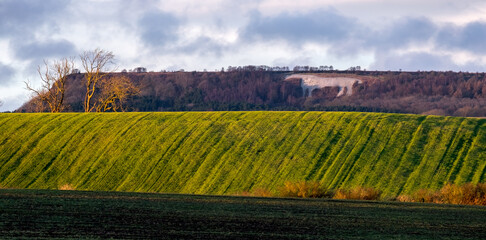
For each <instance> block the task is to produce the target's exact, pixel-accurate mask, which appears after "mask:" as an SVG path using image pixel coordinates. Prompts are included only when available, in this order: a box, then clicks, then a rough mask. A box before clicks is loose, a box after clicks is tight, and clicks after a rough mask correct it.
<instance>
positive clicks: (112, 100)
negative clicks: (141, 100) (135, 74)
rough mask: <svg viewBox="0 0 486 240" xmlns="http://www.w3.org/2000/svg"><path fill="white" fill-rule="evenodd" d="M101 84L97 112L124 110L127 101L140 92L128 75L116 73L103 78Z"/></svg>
mask: <svg viewBox="0 0 486 240" xmlns="http://www.w3.org/2000/svg"><path fill="white" fill-rule="evenodd" d="M100 85H101V86H100V94H99V96H98V103H97V105H96V111H97V112H107V111H113V112H117V111H122V112H124V111H125V109H124V107H123V106H124V103H125V101H126V100H127V99H128V98H129V97H130V96H133V95H136V94H138V93H139V92H140V90H139V89H138V88H137V87H135V86H134V85H133V83H132V82H131V81H130V78H128V77H127V76H119V75H116V76H113V77H111V78H103V79H102V80H101V84H100Z"/></svg>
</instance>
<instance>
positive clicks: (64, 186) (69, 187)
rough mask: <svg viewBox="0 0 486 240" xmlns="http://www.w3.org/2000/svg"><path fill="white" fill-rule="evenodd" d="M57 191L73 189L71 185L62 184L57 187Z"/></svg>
mask: <svg viewBox="0 0 486 240" xmlns="http://www.w3.org/2000/svg"><path fill="white" fill-rule="evenodd" d="M59 190H74V187H73V186H71V184H64V185H62V186H60V187H59Z"/></svg>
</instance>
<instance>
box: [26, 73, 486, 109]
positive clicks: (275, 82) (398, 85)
mask: <svg viewBox="0 0 486 240" xmlns="http://www.w3.org/2000/svg"><path fill="white" fill-rule="evenodd" d="M114 75H123V76H126V77H127V78H129V79H130V81H131V82H132V83H133V84H134V85H136V86H137V87H138V88H139V89H140V93H139V94H138V95H136V96H134V97H132V98H130V99H128V101H127V102H126V106H125V107H126V110H127V111H235V110H237V111H242V110H292V111H294V110H303V111H308V110H319V111H322V110H325V111H361V112H388V113H416V114H426V115H448V116H463V117H466V116H469V117H485V116H486V74H485V73H463V72H389V71H388V72H380V71H318V72H291V71H278V72H277V71H276V72H274V71H256V70H253V71H250V70H244V71H243V70H241V71H236V70H235V71H229V72H167V73H156V72H150V73H112V74H111V76H114ZM83 76H84V75H83V74H72V75H70V77H69V79H68V81H67V83H66V84H67V88H66V99H65V101H66V102H65V103H66V105H67V106H66V111H69V112H83V111H84V109H83V100H84V93H85V91H86V89H85V87H84V83H83ZM95 98H96V96H95ZM34 109H35V108H34V107H33V105H32V102H28V103H26V104H24V106H22V107H21V108H20V109H18V110H17V111H19V112H32V111H34Z"/></svg>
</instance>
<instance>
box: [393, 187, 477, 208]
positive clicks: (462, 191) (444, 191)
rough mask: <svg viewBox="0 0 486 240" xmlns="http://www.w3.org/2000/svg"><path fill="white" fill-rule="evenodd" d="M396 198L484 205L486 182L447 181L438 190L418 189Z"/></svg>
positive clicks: (412, 200) (399, 199)
mask: <svg viewBox="0 0 486 240" xmlns="http://www.w3.org/2000/svg"><path fill="white" fill-rule="evenodd" d="M396 200H397V201H400V202H428V203H448V204H466V205H486V184H485V183H478V184H472V183H466V184H464V185H456V184H452V183H447V184H446V185H444V186H443V187H442V188H441V189H440V190H438V191H432V190H427V189H420V190H418V191H416V192H415V193H413V194H412V196H407V195H400V196H398V197H397V199H396Z"/></svg>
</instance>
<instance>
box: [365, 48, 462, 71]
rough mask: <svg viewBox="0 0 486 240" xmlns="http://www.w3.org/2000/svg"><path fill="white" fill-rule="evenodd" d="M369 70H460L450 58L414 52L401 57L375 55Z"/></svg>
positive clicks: (383, 54)
mask: <svg viewBox="0 0 486 240" xmlns="http://www.w3.org/2000/svg"><path fill="white" fill-rule="evenodd" d="M369 69H371V70H375V69H376V70H399V69H402V70H404V71H418V70H422V71H424V70H437V71H449V70H460V67H459V66H457V65H456V64H454V62H453V61H452V59H450V56H444V55H439V54H430V53H425V52H414V53H408V54H403V55H395V54H385V53H382V54H377V56H376V60H375V62H374V63H373V64H372V65H371V66H370V68H369Z"/></svg>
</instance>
